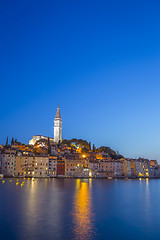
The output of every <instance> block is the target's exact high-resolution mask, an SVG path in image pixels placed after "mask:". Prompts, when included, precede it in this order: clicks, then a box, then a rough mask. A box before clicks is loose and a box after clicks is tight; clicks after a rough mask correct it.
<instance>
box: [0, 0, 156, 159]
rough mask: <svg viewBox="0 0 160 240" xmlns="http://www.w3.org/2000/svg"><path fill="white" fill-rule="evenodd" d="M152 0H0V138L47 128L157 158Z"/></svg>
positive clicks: (1, 140) (49, 132)
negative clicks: (58, 126) (57, 122)
mask: <svg viewBox="0 0 160 240" xmlns="http://www.w3.org/2000/svg"><path fill="white" fill-rule="evenodd" d="M159 9H160V3H159V1H147V0H145V1H141V0H134V1H123V0H122V1H118V0H117V1H106V0H105V1H101V0H99V1H93V0H92V1H91V0H88V1H86V0H85V1H83V0H82V1H79V0H77V1H61V0H57V1H51V0H45V1H44V0H39V1H31V0H27V1H26V0H24V1H14V0H12V1H1V3H0V32H1V35H0V88H1V91H0V103H1V110H0V143H2V144H4V143H5V141H6V137H7V136H9V138H10V139H11V137H15V138H17V139H18V140H20V141H22V142H25V143H28V141H29V140H30V139H31V138H32V136H33V135H37V134H42V135H47V136H53V119H54V117H55V114H56V108H57V105H58V104H59V105H60V109H61V115H62V118H63V138H67V139H70V138H73V137H76V138H83V139H86V140H88V141H91V142H92V143H95V145H96V146H97V147H98V146H101V145H106V146H110V147H111V148H113V149H114V150H117V151H119V152H120V153H121V154H123V155H125V156H126V157H138V156H142V157H146V158H150V159H157V160H160V31H159V26H160V14H159Z"/></svg>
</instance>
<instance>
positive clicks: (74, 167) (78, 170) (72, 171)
mask: <svg viewBox="0 0 160 240" xmlns="http://www.w3.org/2000/svg"><path fill="white" fill-rule="evenodd" d="M65 176H66V177H86V178H88V177H89V168H87V167H85V160H84V159H77V160H75V159H66V160H65Z"/></svg>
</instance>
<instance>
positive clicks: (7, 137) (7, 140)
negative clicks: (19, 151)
mask: <svg viewBox="0 0 160 240" xmlns="http://www.w3.org/2000/svg"><path fill="white" fill-rule="evenodd" d="M7 146H8V137H7V140H6V145H5V147H7Z"/></svg>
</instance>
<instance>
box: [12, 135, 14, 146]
mask: <svg viewBox="0 0 160 240" xmlns="http://www.w3.org/2000/svg"><path fill="white" fill-rule="evenodd" d="M13 144H14V138H13V137H12V141H11V145H13Z"/></svg>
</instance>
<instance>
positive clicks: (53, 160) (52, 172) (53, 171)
mask: <svg viewBox="0 0 160 240" xmlns="http://www.w3.org/2000/svg"><path fill="white" fill-rule="evenodd" d="M48 176H49V177H56V176H57V157H54V156H50V157H49V172H48Z"/></svg>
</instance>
